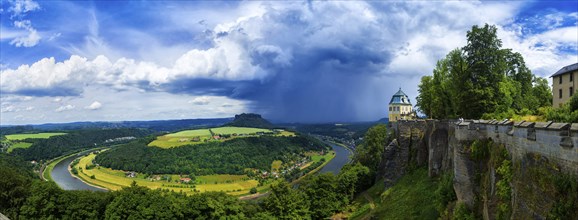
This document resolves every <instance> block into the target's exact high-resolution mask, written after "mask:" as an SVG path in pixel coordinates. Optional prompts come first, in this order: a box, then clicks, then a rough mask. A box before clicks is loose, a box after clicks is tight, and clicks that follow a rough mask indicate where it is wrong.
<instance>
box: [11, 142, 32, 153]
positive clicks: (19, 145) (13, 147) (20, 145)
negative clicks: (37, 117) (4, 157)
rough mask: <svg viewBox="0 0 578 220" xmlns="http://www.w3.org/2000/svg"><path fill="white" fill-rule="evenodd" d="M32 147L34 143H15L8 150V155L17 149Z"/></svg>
mask: <svg viewBox="0 0 578 220" xmlns="http://www.w3.org/2000/svg"><path fill="white" fill-rule="evenodd" d="M30 146H32V143H27V142H17V143H13V144H12V145H10V147H9V148H8V153H10V152H12V151H13V150H14V149H16V148H29V147H30Z"/></svg>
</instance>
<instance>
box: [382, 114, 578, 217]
mask: <svg viewBox="0 0 578 220" xmlns="http://www.w3.org/2000/svg"><path fill="white" fill-rule="evenodd" d="M390 126H391V128H392V129H393V130H394V131H395V140H394V141H392V142H391V143H390V144H389V145H388V146H385V151H384V154H383V160H382V163H381V166H380V172H379V177H380V178H383V179H384V181H385V186H386V187H389V186H391V185H392V184H393V183H395V182H396V181H397V180H398V179H399V178H400V177H401V176H403V175H404V174H405V173H406V172H408V170H411V169H412V168H413V167H415V166H427V167H428V173H429V176H430V177H432V178H434V177H436V176H439V175H440V174H442V173H444V172H452V173H453V176H454V190H455V192H456V196H457V198H458V202H460V203H464V204H466V205H467V207H469V208H470V209H471V210H473V211H474V212H475V213H476V214H477V215H478V216H481V217H483V218H484V219H508V218H511V219H550V218H562V219H564V218H568V217H569V218H572V217H571V216H574V217H576V216H578V189H577V188H578V186H577V185H578V179H577V178H576V176H577V175H578V124H576V125H573V124H563V123H551V122H548V123H533V122H518V123H515V122H511V121H501V122H499V121H483V120H479V121H478V120H476V121H465V122H460V123H457V122H452V121H437V120H427V121H426V120H424V121H399V122H397V123H392V124H391V125H390Z"/></svg>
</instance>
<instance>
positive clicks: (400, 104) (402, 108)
mask: <svg viewBox="0 0 578 220" xmlns="http://www.w3.org/2000/svg"><path fill="white" fill-rule="evenodd" d="M414 115H415V114H414V112H413V108H412V105H411V102H410V101H409V98H408V97H407V95H406V94H405V93H404V92H403V91H401V88H399V91H397V93H395V94H394V95H393V97H391V101H389V121H390V122H392V121H397V120H400V119H413V118H414Z"/></svg>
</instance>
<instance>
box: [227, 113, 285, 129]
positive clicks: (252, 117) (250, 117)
mask: <svg viewBox="0 0 578 220" xmlns="http://www.w3.org/2000/svg"><path fill="white" fill-rule="evenodd" d="M226 126H236V127H251V128H274V127H275V126H273V124H271V122H269V121H267V120H265V119H264V118H262V117H261V115H259V114H254V113H243V114H240V115H235V119H234V120H233V121H232V122H229V123H227V124H226Z"/></svg>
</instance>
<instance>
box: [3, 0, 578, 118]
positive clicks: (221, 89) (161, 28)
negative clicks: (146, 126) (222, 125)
mask: <svg viewBox="0 0 578 220" xmlns="http://www.w3.org/2000/svg"><path fill="white" fill-rule="evenodd" d="M0 15H1V21H0V94H1V96H0V110H1V111H0V113H1V114H0V125H18V124H41V123H55V122H73V121H130V120H163V119H186V118H222V117H232V116H234V115H235V114H239V113H242V112H254V113H260V114H262V115H264V117H266V118H268V119H271V120H273V121H278V122H310V123H317V122H352V121H375V120H378V119H380V118H384V117H386V116H387V105H388V102H389V100H390V98H391V96H392V95H393V94H394V93H395V92H397V91H398V89H400V88H401V89H402V90H403V91H404V92H405V93H407V94H408V95H409V97H410V99H411V101H412V103H413V104H415V97H416V96H417V95H418V92H417V85H418V84H419V81H420V78H421V77H422V76H424V75H431V73H432V70H433V68H434V67H435V63H436V62H437V60H439V59H442V58H444V57H445V55H446V54H447V53H448V52H449V51H451V50H453V49H455V48H459V47H463V46H464V45H465V44H466V33H467V31H468V30H470V29H471V27H472V26H473V25H479V26H481V25H484V24H486V23H487V24H491V25H495V26H496V27H497V28H498V37H499V38H500V39H501V40H502V42H503V47H504V48H511V49H512V50H513V51H515V52H519V53H521V54H522V55H523V57H524V59H525V62H526V65H527V66H528V67H529V68H530V69H531V70H532V72H533V73H534V74H536V75H538V76H541V77H549V76H550V75H551V74H553V73H554V72H556V71H557V70H558V69H560V68H562V67H564V66H566V65H569V64H573V63H576V62H578V1H545V2H540V1H507V2H501V1H367V2H365V1H32V0H1V2H0Z"/></svg>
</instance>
